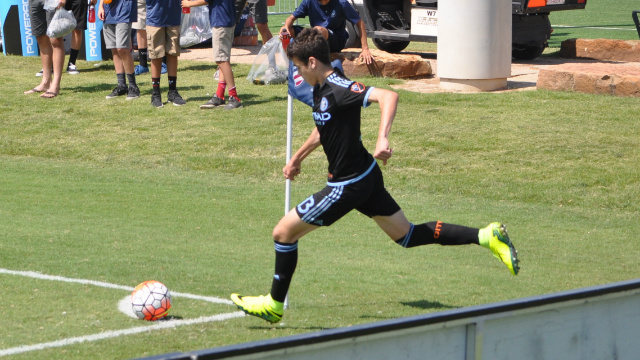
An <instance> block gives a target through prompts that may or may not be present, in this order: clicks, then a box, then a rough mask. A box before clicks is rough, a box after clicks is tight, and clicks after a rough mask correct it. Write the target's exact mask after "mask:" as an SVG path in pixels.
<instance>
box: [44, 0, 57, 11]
mask: <svg viewBox="0 0 640 360" xmlns="http://www.w3.org/2000/svg"><path fill="white" fill-rule="evenodd" d="M58 5H60V0H44V5H43V6H42V7H43V8H44V9H45V10H47V11H53V10H55V9H57V8H58Z"/></svg>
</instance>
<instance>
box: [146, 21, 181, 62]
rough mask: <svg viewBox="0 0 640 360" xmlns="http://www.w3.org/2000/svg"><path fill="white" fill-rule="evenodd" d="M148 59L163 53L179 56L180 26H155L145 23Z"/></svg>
mask: <svg viewBox="0 0 640 360" xmlns="http://www.w3.org/2000/svg"><path fill="white" fill-rule="evenodd" d="M147 43H148V44H147V47H148V49H149V59H161V58H163V57H164V56H165V55H172V56H180V26H165V27H155V26H151V25H147Z"/></svg>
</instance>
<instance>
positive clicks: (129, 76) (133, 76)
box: [127, 74, 138, 86]
mask: <svg viewBox="0 0 640 360" xmlns="http://www.w3.org/2000/svg"><path fill="white" fill-rule="evenodd" d="M127 80H129V86H138V84H136V74H127Z"/></svg>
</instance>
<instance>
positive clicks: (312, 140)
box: [282, 127, 320, 180]
mask: <svg viewBox="0 0 640 360" xmlns="http://www.w3.org/2000/svg"><path fill="white" fill-rule="evenodd" d="M318 146H320V133H319V132H318V128H315V127H314V128H313V131H312V132H311V135H309V137H308V138H307V140H306V141H305V142H304V144H302V146H300V148H299V149H298V151H296V153H295V154H293V156H291V160H289V162H288V163H287V165H285V167H284V168H282V173H283V174H284V177H285V178H286V179H289V180H293V179H294V178H295V177H296V176H298V174H300V168H301V165H302V160H304V159H305V158H306V157H307V156H308V155H309V154H311V153H312V152H313V150H315V149H316V148H318Z"/></svg>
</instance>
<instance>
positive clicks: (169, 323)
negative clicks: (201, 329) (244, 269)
mask: <svg viewBox="0 0 640 360" xmlns="http://www.w3.org/2000/svg"><path fill="white" fill-rule="evenodd" d="M0 274H7V275H17V276H24V277H30V278H34V279H40V280H50V281H61V282H66V283H75V284H84V285H93V286H98V287H103V288H109V289H118V290H125V291H133V289H134V288H133V287H132V286H125V285H117V284H111V283H108V282H103V281H95V280H87V279H74V278H67V277H63V276H56V275H46V274H42V273H39V272H35V271H16V270H9V269H2V268H0ZM171 296H176V297H184V298H188V299H194V300H202V301H207V302H212V303H218V304H227V305H233V302H231V300H227V299H221V298H217V297H212V296H201V295H194V294H187V293H180V292H171ZM127 299H128V296H127V298H125V299H123V300H122V301H120V304H122V303H123V302H124V301H125V300H127ZM119 310H120V311H122V312H123V313H125V314H126V315H129V314H127V313H126V312H125V311H124V310H123V306H122V305H119ZM242 316H244V313H243V312H242V311H236V312H232V313H224V314H217V315H212V316H202V317H199V318H196V319H187V320H165V321H160V322H156V323H154V324H153V325H148V326H138V327H134V328H130V329H123V330H114V331H105V332H101V333H98V334H93V335H86V336H78V337H72V338H67V339H62V340H57V341H52V342H47V343H40V344H35V345H23V346H18V347H13V348H8V349H1V350H0V357H1V356H7V355H15V354H20V353H25V352H29V351H36V350H44V349H50V348H56V347H63V346H68V345H72V344H78V343H83V342H91V341H98V340H104V339H110V338H115V337H119V336H125V335H132V334H139V333H143V332H147V331H155V330H162V329H170V328H176V327H178V326H185V325H194V324H203V323H207V322H213V321H223V320H228V319H232V318H237V317H242Z"/></svg>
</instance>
